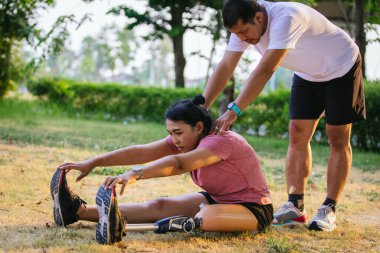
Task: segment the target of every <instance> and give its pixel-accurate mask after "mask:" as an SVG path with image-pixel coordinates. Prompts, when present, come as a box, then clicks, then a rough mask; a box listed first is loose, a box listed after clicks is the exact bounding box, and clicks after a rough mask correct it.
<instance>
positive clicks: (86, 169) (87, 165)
mask: <svg viewBox="0 0 380 253" xmlns="http://www.w3.org/2000/svg"><path fill="white" fill-rule="evenodd" d="M94 168H95V166H94V165H93V164H92V162H91V161H90V160H84V161H81V162H77V163H64V164H61V165H59V166H58V169H60V170H65V171H66V173H67V172H69V171H70V170H78V171H79V172H80V173H81V174H80V175H79V176H78V177H77V179H76V181H77V182H79V181H80V180H82V179H83V178H84V177H85V176H87V175H88V174H90V172H91V170H92V169H94Z"/></svg>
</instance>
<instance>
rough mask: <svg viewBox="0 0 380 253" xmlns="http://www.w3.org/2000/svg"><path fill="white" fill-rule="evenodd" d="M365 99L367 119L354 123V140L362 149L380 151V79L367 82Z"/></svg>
mask: <svg viewBox="0 0 380 253" xmlns="http://www.w3.org/2000/svg"><path fill="white" fill-rule="evenodd" d="M365 100H366V101H365V103H366V111H367V120H365V121H361V122H359V123H355V124H354V126H353V128H352V140H353V143H354V145H355V146H357V147H359V148H360V149H363V150H372V151H375V152H380V131H379V126H380V81H377V82H367V83H366V85H365Z"/></svg>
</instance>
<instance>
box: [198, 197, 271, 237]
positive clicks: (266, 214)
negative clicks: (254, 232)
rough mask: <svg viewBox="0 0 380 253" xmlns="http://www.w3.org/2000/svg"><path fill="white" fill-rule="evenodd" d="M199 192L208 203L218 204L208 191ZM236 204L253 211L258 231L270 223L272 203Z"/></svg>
mask: <svg viewBox="0 0 380 253" xmlns="http://www.w3.org/2000/svg"><path fill="white" fill-rule="evenodd" d="M199 193H201V194H202V195H203V196H205V198H206V199H207V201H208V203H209V204H210V205H213V204H218V202H216V201H215V200H214V199H213V198H212V197H211V195H210V193H208V192H205V191H202V192H199ZM237 204H238V205H242V206H245V207H246V208H248V210H249V211H251V212H252V213H253V215H254V216H255V217H256V219H257V221H258V223H259V227H258V230H259V231H260V232H261V231H263V230H265V229H266V228H267V227H269V226H270V225H271V224H272V220H273V206H272V204H268V205H259V204H256V203H237Z"/></svg>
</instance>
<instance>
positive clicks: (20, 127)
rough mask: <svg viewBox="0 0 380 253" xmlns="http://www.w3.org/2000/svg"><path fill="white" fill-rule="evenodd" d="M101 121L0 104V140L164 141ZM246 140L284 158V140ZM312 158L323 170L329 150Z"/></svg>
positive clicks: (369, 164) (62, 143)
mask: <svg viewBox="0 0 380 253" xmlns="http://www.w3.org/2000/svg"><path fill="white" fill-rule="evenodd" d="M106 117H107V116H106V115H101V114H92V115H88V114H87V115H84V114H82V113H80V112H73V111H67V110H64V109H62V108H61V107H60V106H58V105H56V104H52V103H49V102H46V101H39V100H22V99H3V100H0V140H1V141H2V142H4V143H9V144H10V143H18V144H33V145H43V146H51V147H67V148H72V147H77V148H83V149H88V150H91V151H96V152H104V151H109V150H114V149H118V148H121V147H124V146H129V145H134V144H142V143H148V142H151V141H154V140H157V139H159V138H162V137H164V136H166V130H165V126H164V125H163V124H157V123H150V122H135V123H122V122H115V121H109V120H105V118H106ZM245 137H246V138H247V140H248V141H249V143H250V144H251V145H252V146H253V147H254V149H255V151H256V152H257V153H258V154H259V155H260V156H262V157H267V158H271V159H283V158H284V157H285V156H286V151H287V147H288V141H287V140H283V139H275V138H270V137H256V136H247V135H245ZM312 152H313V162H314V163H316V164H321V165H324V166H325V165H326V164H327V161H328V152H329V148H328V146H326V145H322V144H319V143H312ZM353 153H354V159H353V165H354V167H356V168H359V169H361V170H363V171H368V172H375V171H377V170H380V156H379V154H376V153H371V152H363V151H360V150H357V149H354V150H353ZM269 169H271V168H269ZM277 170H278V168H277Z"/></svg>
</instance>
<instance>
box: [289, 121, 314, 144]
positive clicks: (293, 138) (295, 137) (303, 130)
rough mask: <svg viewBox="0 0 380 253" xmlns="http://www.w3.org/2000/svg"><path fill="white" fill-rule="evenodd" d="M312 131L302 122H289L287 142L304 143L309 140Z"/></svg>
mask: <svg viewBox="0 0 380 253" xmlns="http://www.w3.org/2000/svg"><path fill="white" fill-rule="evenodd" d="M311 135H312V133H310V131H309V130H308V128H307V127H305V126H304V125H302V124H299V123H295V122H293V121H291V122H290V124H289V142H290V144H291V145H306V144H308V143H309V142H310V138H311Z"/></svg>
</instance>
